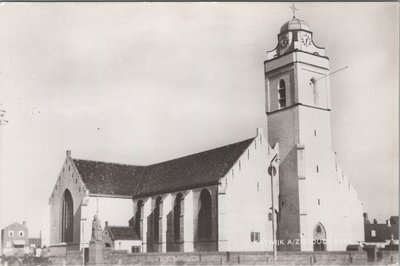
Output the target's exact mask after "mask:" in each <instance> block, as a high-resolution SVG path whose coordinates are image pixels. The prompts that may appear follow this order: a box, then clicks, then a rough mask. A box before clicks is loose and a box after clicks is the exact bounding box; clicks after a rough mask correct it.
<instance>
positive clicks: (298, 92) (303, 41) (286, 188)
mask: <svg viewBox="0 0 400 266" xmlns="http://www.w3.org/2000/svg"><path fill="white" fill-rule="evenodd" d="M277 41H278V42H277V46H276V48H275V49H274V50H272V51H269V52H267V60H266V61H265V62H264V73H265V86H266V87H265V89H266V113H267V119H268V141H269V144H270V145H271V146H273V145H275V143H277V142H279V154H280V155H279V156H280V160H281V164H280V167H279V177H280V181H279V185H280V194H279V206H280V207H279V216H278V218H279V221H278V236H277V238H278V239H284V240H286V241H288V240H289V239H292V240H293V239H303V238H305V237H307V236H306V234H305V233H304V232H305V231H307V228H306V224H307V222H306V220H307V214H308V210H307V206H308V203H307V192H306V191H307V187H309V182H308V183H306V179H308V180H307V181H309V180H310V178H312V175H313V174H314V173H311V172H312V171H311V170H310V169H313V170H314V168H316V169H317V170H316V171H318V170H319V169H318V168H319V165H318V156H315V158H314V155H310V154H318V153H319V152H321V151H322V150H326V149H330V146H331V126H330V108H331V107H330V86H329V76H328V74H329V58H328V57H326V56H325V49H324V48H321V47H318V46H316V45H315V44H314V41H313V33H312V32H311V31H310V27H309V26H308V24H307V23H306V22H305V21H303V20H300V19H298V18H295V17H293V19H291V20H289V21H288V22H286V23H285V24H283V26H282V27H281V29H280V32H279V34H278V36H277ZM306 151H307V155H306ZM306 157H307V161H306V160H305V158H306ZM308 189H309V188H308ZM278 250H304V248H303V247H301V246H300V244H297V245H296V244H295V243H293V244H290V245H283V246H279V247H278Z"/></svg>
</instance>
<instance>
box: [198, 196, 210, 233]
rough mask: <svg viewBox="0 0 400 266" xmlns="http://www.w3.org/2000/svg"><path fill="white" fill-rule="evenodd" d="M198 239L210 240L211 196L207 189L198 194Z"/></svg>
mask: <svg viewBox="0 0 400 266" xmlns="http://www.w3.org/2000/svg"><path fill="white" fill-rule="evenodd" d="M198 219H199V220H198V225H199V230H198V232H199V239H200V240H209V239H211V236H212V234H211V232H212V201H211V194H210V192H209V191H208V190H207V189H203V190H202V191H201V193H200V211H199V218H198Z"/></svg>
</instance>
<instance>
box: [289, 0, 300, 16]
mask: <svg viewBox="0 0 400 266" xmlns="http://www.w3.org/2000/svg"><path fill="white" fill-rule="evenodd" d="M289 8H290V9H292V11H293V18H296V10H298V9H297V8H296V7H295V6H294V2H292V6H290V7H289Z"/></svg>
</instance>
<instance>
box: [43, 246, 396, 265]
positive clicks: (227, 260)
mask: <svg viewBox="0 0 400 266" xmlns="http://www.w3.org/2000/svg"><path fill="white" fill-rule="evenodd" d="M102 257H103V258H104V261H103V263H97V264H96V265H272V264H274V259H273V254H272V252H188V253H183V252H171V253H128V252H127V251H112V250H110V249H105V250H104V252H103V256H102ZM48 259H49V261H50V262H51V264H52V265H82V264H83V258H82V253H81V252H79V251H68V252H67V254H66V255H65V256H51V257H49V258H48ZM398 260H399V254H398V253H397V251H386V250H383V251H381V257H380V258H379V260H378V261H375V262H367V253H366V252H364V251H343V252H342V251H341V252H291V251H284V252H282V251H281V252H278V253H277V260H276V262H275V265H366V264H370V265H388V264H395V263H396V262H398ZM88 265H91V264H90V261H89V263H88ZM93 265H94V264H93Z"/></svg>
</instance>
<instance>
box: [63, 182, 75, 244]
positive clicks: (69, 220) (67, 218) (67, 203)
mask: <svg viewBox="0 0 400 266" xmlns="http://www.w3.org/2000/svg"><path fill="white" fill-rule="evenodd" d="M73 236H74V203H73V200H72V196H71V192H69V190H68V189H66V190H65V191H64V195H63V197H62V200H61V242H65V243H70V242H72V241H73Z"/></svg>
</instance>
